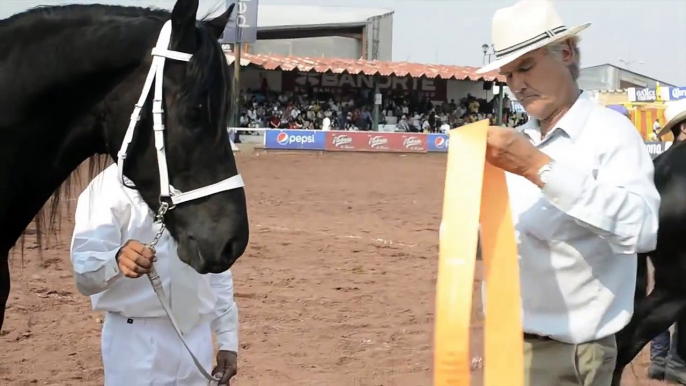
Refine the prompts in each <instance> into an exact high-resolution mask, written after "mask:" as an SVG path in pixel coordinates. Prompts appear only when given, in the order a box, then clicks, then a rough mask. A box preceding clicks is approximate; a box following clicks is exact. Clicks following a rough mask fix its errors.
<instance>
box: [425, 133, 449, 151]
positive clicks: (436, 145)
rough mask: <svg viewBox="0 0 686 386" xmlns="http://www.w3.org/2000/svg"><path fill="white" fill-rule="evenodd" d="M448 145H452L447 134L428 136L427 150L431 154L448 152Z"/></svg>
mask: <svg viewBox="0 0 686 386" xmlns="http://www.w3.org/2000/svg"><path fill="white" fill-rule="evenodd" d="M448 145H450V138H448V135H447V134H427V138H426V149H427V150H428V151H429V152H431V153H435V152H441V153H447V152H448Z"/></svg>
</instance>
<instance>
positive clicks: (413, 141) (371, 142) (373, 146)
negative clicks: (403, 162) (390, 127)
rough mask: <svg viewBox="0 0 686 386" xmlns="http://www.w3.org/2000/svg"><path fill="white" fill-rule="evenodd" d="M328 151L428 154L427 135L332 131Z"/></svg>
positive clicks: (328, 136) (327, 139)
mask: <svg viewBox="0 0 686 386" xmlns="http://www.w3.org/2000/svg"><path fill="white" fill-rule="evenodd" d="M325 149H326V150H329V151H369V152H393V153H395V152H397V153H426V135H425V134H420V133H417V134H413V133H384V132H378V131H330V132H328V133H327V134H326V148H325Z"/></svg>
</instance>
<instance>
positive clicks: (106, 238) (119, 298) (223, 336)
mask: <svg viewBox="0 0 686 386" xmlns="http://www.w3.org/2000/svg"><path fill="white" fill-rule="evenodd" d="M153 222H154V216H153V214H152V211H151V210H150V209H149V208H148V206H147V205H146V204H145V202H144V201H143V199H142V198H141V197H140V195H139V194H138V192H137V191H135V190H133V189H129V188H126V187H123V186H122V185H121V184H120V182H119V179H118V173H117V165H116V164H113V165H111V166H109V167H108V168H107V169H105V170H104V171H103V172H102V173H100V174H99V175H98V176H96V177H95V178H94V179H93V181H91V183H90V184H89V185H88V187H87V188H86V189H85V190H84V191H83V193H81V195H80V196H79V199H78V203H77V207H76V218H75V226H74V235H73V238H72V243H71V260H72V264H73V266H74V276H75V278H76V286H77V288H78V290H79V292H81V293H82V294H84V295H86V296H90V297H91V303H92V304H93V309H94V310H100V311H108V312H115V313H119V314H121V315H122V316H125V317H129V318H142V317H161V318H166V317H167V316H166V314H165V312H164V309H163V308H162V306H161V305H160V302H159V299H158V298H157V295H156V294H155V291H154V290H153V288H152V285H151V284H150V281H149V280H148V279H147V278H146V277H140V278H137V279H130V278H127V277H125V276H123V275H122V273H121V272H120V271H119V266H118V264H117V262H116V260H115V256H116V254H117V251H118V250H119V248H121V246H122V245H124V243H126V241H127V240H130V239H133V240H138V241H140V242H141V243H144V244H145V243H149V242H151V241H152V240H153V237H154V236H155V234H156V233H157V231H158V230H159V225H155V224H154V223H153ZM176 248H177V244H176V242H175V241H174V239H173V238H172V237H171V235H170V234H169V232H168V231H166V230H165V231H164V233H163V235H162V237H161V238H160V240H159V242H158V243H157V246H156V248H155V249H156V256H157V261H156V262H155V269H156V270H157V273H158V274H159V275H160V278H161V280H162V286H163V288H164V291H165V292H166V294H168V295H169V294H170V293H171V291H170V290H171V288H170V281H171V280H170V278H171V276H172V275H171V269H170V266H173V264H170V259H178V258H179V257H178V256H177V254H176ZM172 263H173V262H172ZM188 271H190V272H189V274H192V275H197V278H194V280H195V281H196V282H197V283H198V292H197V295H198V299H197V301H196V302H195V304H198V309H197V310H191V309H189V310H187V312H195V313H198V314H199V315H201V316H202V318H203V319H204V320H210V321H211V327H212V330H213V331H214V333H215V335H216V337H217V343H218V345H219V349H220V350H228V351H234V352H238V307H237V306H236V303H235V302H234V298H233V276H232V274H231V271H226V272H224V273H220V274H207V275H200V274H198V273H197V272H195V271H191V270H188Z"/></svg>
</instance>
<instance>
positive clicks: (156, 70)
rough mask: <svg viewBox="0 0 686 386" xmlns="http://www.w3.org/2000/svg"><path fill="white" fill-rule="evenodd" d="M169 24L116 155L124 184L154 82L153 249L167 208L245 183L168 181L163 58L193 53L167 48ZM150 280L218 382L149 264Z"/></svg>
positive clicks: (210, 378)
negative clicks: (186, 185)
mask: <svg viewBox="0 0 686 386" xmlns="http://www.w3.org/2000/svg"><path fill="white" fill-rule="evenodd" d="M171 32H172V25H171V20H169V21H167V22H166V23H164V26H163V27H162V30H161V31H160V36H159V38H158V39H157V45H156V46H155V47H154V48H153V49H152V55H153V60H152V65H151V66H150V71H149V72H148V77H147V78H146V79H145V84H144V86H143V91H142V92H141V96H140V98H139V99H138V103H136V105H135V107H134V109H133V114H131V121H130V122H129V127H128V128H127V129H126V134H125V135H124V140H123V141H122V144H121V148H120V150H119V153H118V154H117V158H118V159H117V164H118V169H119V182H120V183H121V184H123V185H126V184H125V180H124V179H125V177H124V161H125V160H126V155H127V154H126V152H127V150H128V147H129V144H130V143H131V141H132V140H133V134H134V132H135V130H136V125H137V123H138V121H140V115H141V111H142V110H143V106H144V105H145V101H146V99H147V98H148V94H149V93H150V88H151V87H152V84H153V82H154V83H155V94H154V96H153V103H152V114H153V130H154V133H155V149H156V153H157V166H158V169H159V174H160V195H159V208H158V210H157V214H156V215H155V223H156V224H159V225H160V229H159V231H158V232H157V234H156V235H155V237H154V238H153V240H152V242H151V243H150V244H149V245H148V246H149V247H150V248H151V249H153V250H154V249H155V246H156V245H157V242H158V241H159V239H160V237H162V233H163V232H164V229H165V223H164V216H165V215H166V214H167V212H168V211H170V210H172V209H174V208H175V207H176V205H178V204H182V203H184V202H188V201H193V200H197V199H198V198H202V197H206V196H210V195H213V194H216V193H219V192H224V191H227V190H233V189H238V188H242V187H243V186H244V183H243V178H242V177H241V175H240V174H237V175H235V176H233V177H230V178H227V179H225V180H222V181H219V182H216V183H214V184H212V185H207V186H204V187H202V188H198V189H193V190H191V191H188V192H181V191H179V190H178V189H175V188H174V187H173V186H172V185H171V184H170V182H169V171H168V167H167V155H166V149H165V146H164V123H163V120H162V114H163V113H164V110H163V109H162V96H163V95H162V92H163V88H162V86H163V79H164V63H165V60H166V59H171V60H177V61H183V62H188V61H190V60H191V58H192V57H193V55H191V54H187V53H183V52H178V51H171V50H169V43H170V41H171ZM148 278H149V279H150V283H151V284H152V286H153V289H154V290H155V293H156V294H157V298H158V299H159V300H160V303H161V304H162V308H163V309H164V312H165V313H166V314H167V317H168V318H169V320H170V321H171V324H172V325H173V326H174V330H176V334H177V335H178V336H179V338H180V339H181V341H182V342H183V345H184V346H185V347H186V350H187V351H188V353H189V354H190V355H191V357H192V358H193V362H194V363H195V366H196V367H197V368H198V370H200V372H201V373H202V375H203V376H204V377H205V378H206V379H207V380H208V381H209V382H210V384H211V383H212V382H218V381H219V378H215V377H213V376H212V375H211V374H210V373H209V372H207V371H206V370H205V368H203V366H202V364H201V363H200V362H199V361H198V359H197V358H196V357H195V355H193V352H192V351H191V349H190V348H189V347H188V344H187V343H186V340H185V339H184V337H183V333H182V332H181V330H180V329H179V327H178V325H177V323H176V320H175V319H174V316H173V314H172V312H171V308H170V306H169V304H168V302H167V297H166V295H165V293H164V289H163V287H162V280H160V277H159V275H158V274H157V271H156V270H155V266H154V265H152V266H151V269H150V273H149V274H148Z"/></svg>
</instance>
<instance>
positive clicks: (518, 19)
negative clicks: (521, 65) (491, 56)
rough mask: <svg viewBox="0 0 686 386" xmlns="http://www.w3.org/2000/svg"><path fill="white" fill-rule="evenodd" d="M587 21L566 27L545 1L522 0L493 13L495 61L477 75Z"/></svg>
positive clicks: (572, 32) (577, 29)
mask: <svg viewBox="0 0 686 386" xmlns="http://www.w3.org/2000/svg"><path fill="white" fill-rule="evenodd" d="M590 25H591V23H584V24H581V25H578V26H576V27H572V28H567V26H566V25H565V23H563V22H562V19H561V18H560V17H559V16H558V15H557V12H556V11H555V7H554V6H553V4H552V2H550V1H549V0H522V1H518V2H517V3H516V4H515V5H513V6H511V7H506V8H501V9H499V10H497V11H496V12H495V15H493V25H492V27H491V35H492V39H493V46H494V51H495V57H496V60H495V61H493V62H491V63H490V64H488V65H486V66H484V67H482V68H480V69H479V70H477V71H476V73H477V74H483V73H485V72H489V71H493V70H496V69H499V68H500V67H502V66H504V65H506V64H508V63H510V62H512V61H514V60H516V59H517V58H519V57H521V56H522V55H524V54H526V53H529V52H531V51H533V50H536V49H538V48H541V47H544V46H546V45H548V44H550V43H553V42H556V41H560V40H563V39H566V38H569V37H571V36H574V35H576V34H578V33H579V32H580V31H582V30H584V29H586V28H588V27H589V26H590Z"/></svg>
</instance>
